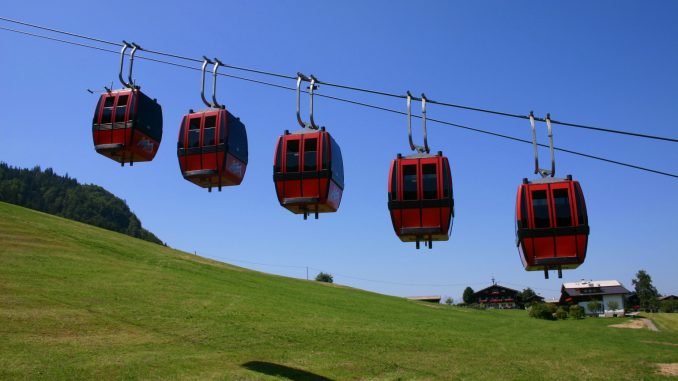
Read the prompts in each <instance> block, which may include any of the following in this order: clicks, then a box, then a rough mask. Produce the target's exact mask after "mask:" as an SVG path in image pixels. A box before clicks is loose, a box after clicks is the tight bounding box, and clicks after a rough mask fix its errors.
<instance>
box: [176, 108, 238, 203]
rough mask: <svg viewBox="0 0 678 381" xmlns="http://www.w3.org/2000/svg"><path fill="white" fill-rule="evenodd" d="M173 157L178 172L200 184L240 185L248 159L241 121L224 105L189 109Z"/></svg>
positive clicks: (204, 185)
mask: <svg viewBox="0 0 678 381" xmlns="http://www.w3.org/2000/svg"><path fill="white" fill-rule="evenodd" d="M177 157H178V159H179V168H180V169H181V174H182V176H183V177H184V178H185V179H186V180H188V181H190V182H192V183H194V184H196V185H198V186H200V187H203V188H208V189H209V190H210V191H211V190H212V188H213V187H216V188H218V189H219V190H221V187H225V186H231V185H240V183H242V181H243V179H244V178H245V171H246V170H247V160H248V148H247V131H246V130H245V125H244V124H243V123H242V122H241V121H240V119H238V118H236V117H235V116H233V114H231V113H230V112H228V111H227V110H225V109H208V110H204V111H199V112H190V113H189V114H187V115H185V116H184V117H183V119H182V121H181V127H180V128H179V139H178V143H177Z"/></svg>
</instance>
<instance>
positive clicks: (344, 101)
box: [0, 17, 678, 179]
mask: <svg viewBox="0 0 678 381" xmlns="http://www.w3.org/2000/svg"><path fill="white" fill-rule="evenodd" d="M1 19H3V18H2V17H0V20H1ZM0 30H5V31H10V32H14V33H19V34H22V35H26V36H31V37H36V38H42V39H46V40H50V41H55V42H61V43H66V44H70V45H74V46H79V47H85V48H89V49H94V50H98V51H104V52H108V53H112V54H120V52H118V51H116V50H112V49H106V48H100V47H97V46H92V45H87V44H82V43H78V42H73V41H68V40H62V39H58V38H54V37H48V36H42V35H38V34H34V33H30V32H25V31H20V30H15V29H11V28H6V27H1V26H0ZM135 58H138V59H142V60H146V61H151V62H156V63H162V64H166V65H171V66H175V67H180V68H184V69H190V70H194V71H201V69H200V68H197V67H192V66H188V65H182V64H178V63H175V62H170V61H165V60H160V59H155V58H151V57H146V56H141V55H139V56H135ZM199 62H202V61H199ZM225 66H226V65H225ZM217 74H218V75H220V76H223V77H227V78H233V79H238V80H242V81H247V82H251V83H256V84H260V85H264V86H269V87H275V88H279V89H284V90H289V91H296V88H293V87H288V86H283V85H279V84H275V83H270V82H266V81H260V80H256V79H252V78H247V77H241V76H236V75H232V74H225V73H217ZM304 92H307V91H304ZM315 95H316V96H318V97H322V98H327V99H331V100H335V101H339V102H343V103H349V104H353V105H357V106H361V107H366V108H371V109H375V110H381V111H385V112H389V113H393V114H398V115H407V113H406V112H404V111H400V110H394V109H391V108H387V107H382V106H376V105H373V104H369V103H365V102H359V101H355V100H351V99H346V98H341V97H336V96H331V95H326V94H320V93H315ZM412 117H414V118H419V119H421V116H419V115H412ZM426 119H427V121H430V122H433V123H438V124H442V125H446V126H451V127H456V128H460V129H464V130H468V131H473V132H477V133H482V134H486V135H491V136H495V137H500V138H504V139H509V140H513V141H517V142H522V143H528V144H532V141H530V140H526V139H521V138H517V137H514V136H510V135H505V134H500V133H496V132H492V131H487V130H482V129H479V128H474V127H469V126H464V125H461V124H457V123H452V122H448V121H444V120H440V119H435V118H426ZM537 145H538V146H540V147H546V148H548V147H549V146H548V145H546V144H541V143H539V144H537ZM554 150H556V151H560V152H565V153H569V154H572V155H577V156H581V157H586V158H589V159H594V160H599V161H603V162H607V163H611V164H616V165H620V166H624V167H628V168H634V169H638V170H641V171H646V172H650V173H655V174H658V175H663V176H668V177H672V178H677V179H678V175H677V174H673V173H669V172H664V171H659V170H655V169H651V168H647V167H642V166H639V165H635V164H629V163H625V162H621V161H618V160H612V159H607V158H604V157H601V156H596V155H591V154H587V153H583V152H578V151H574V150H570V149H565V148H559V147H554Z"/></svg>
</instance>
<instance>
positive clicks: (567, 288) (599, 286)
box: [562, 280, 630, 296]
mask: <svg viewBox="0 0 678 381" xmlns="http://www.w3.org/2000/svg"><path fill="white" fill-rule="evenodd" d="M629 293H630V291H629V290H627V289H626V288H625V287H624V285H622V284H621V282H619V281H616V280H596V281H584V280H582V281H580V282H572V283H563V287H562V294H563V295H568V296H583V295H613V294H629Z"/></svg>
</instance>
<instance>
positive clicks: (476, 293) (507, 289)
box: [473, 284, 520, 295]
mask: <svg viewBox="0 0 678 381" xmlns="http://www.w3.org/2000/svg"><path fill="white" fill-rule="evenodd" d="M491 288H499V289H504V290H506V291H509V292H512V293H518V292H520V291H518V290H514V289H512V288H508V287H504V286H500V285H498V284H493V285H491V286H488V287H485V288H483V289H482V290H478V291H476V292H474V293H473V295H478V294H480V293H481V292H483V291H487V290H489V289H491Z"/></svg>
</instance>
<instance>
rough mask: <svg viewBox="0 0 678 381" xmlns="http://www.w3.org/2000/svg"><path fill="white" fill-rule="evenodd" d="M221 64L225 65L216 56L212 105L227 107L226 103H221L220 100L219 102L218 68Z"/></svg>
mask: <svg viewBox="0 0 678 381" xmlns="http://www.w3.org/2000/svg"><path fill="white" fill-rule="evenodd" d="M219 65H221V66H224V64H223V63H222V62H221V61H219V59H218V58H216V57H215V58H214V67H213V68H212V107H215V108H226V107H225V106H224V105H220V104H219V102H217V69H219Z"/></svg>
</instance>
